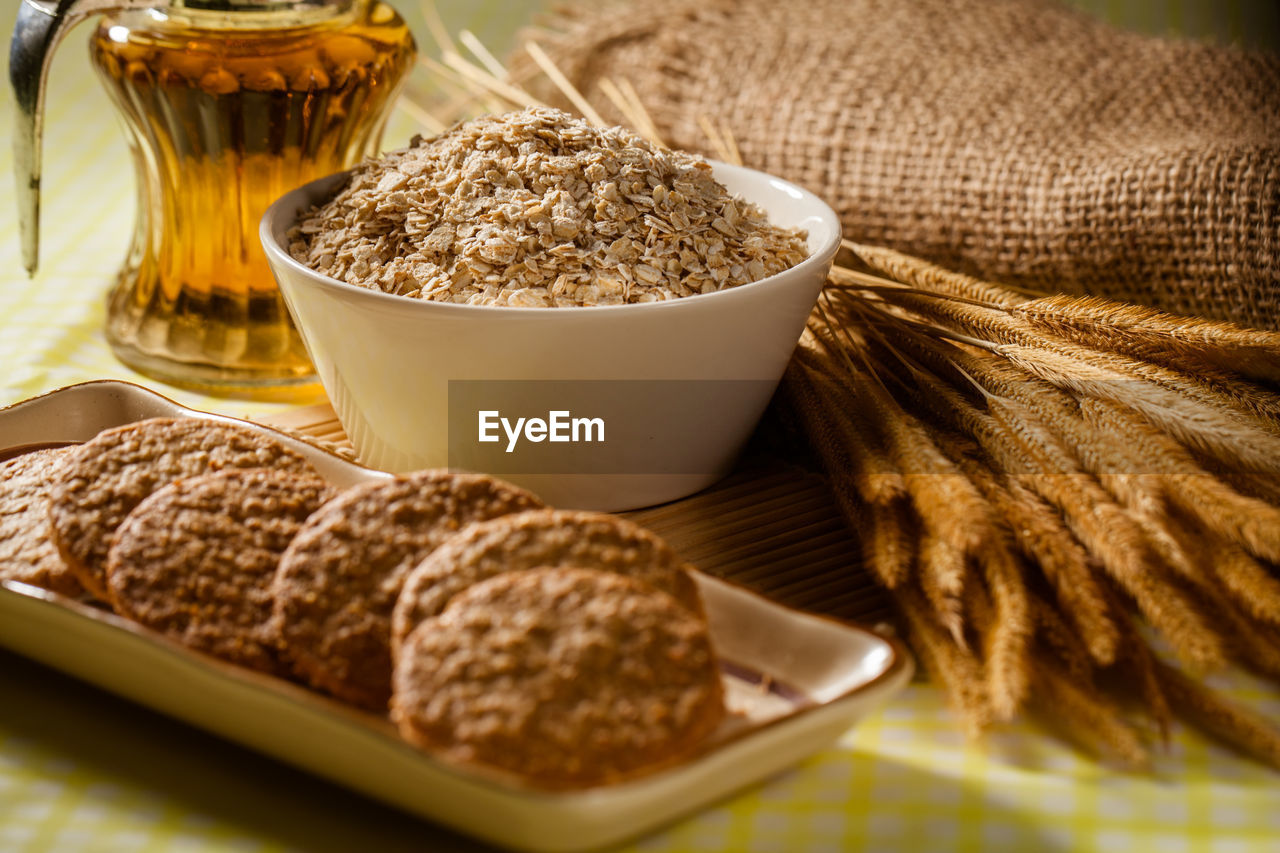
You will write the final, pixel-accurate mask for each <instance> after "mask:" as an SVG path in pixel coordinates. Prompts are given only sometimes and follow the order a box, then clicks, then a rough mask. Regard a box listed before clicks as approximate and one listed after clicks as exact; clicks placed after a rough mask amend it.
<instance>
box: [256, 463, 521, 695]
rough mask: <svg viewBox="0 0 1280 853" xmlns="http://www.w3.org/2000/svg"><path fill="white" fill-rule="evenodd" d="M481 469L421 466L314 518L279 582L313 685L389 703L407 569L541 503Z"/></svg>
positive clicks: (357, 490)
mask: <svg viewBox="0 0 1280 853" xmlns="http://www.w3.org/2000/svg"><path fill="white" fill-rule="evenodd" d="M541 506H542V502H541V501H540V500H538V499H537V498H536V497H534V496H533V495H532V494H530V493H529V492H526V491H525V490H523V489H520V488H517V487H515V486H512V485H510V484H509V483H505V482H503V481H501V480H496V479H494V478H492V477H486V476H484V475H480V474H461V473H451V472H448V471H419V472H416V473H413V474H407V475H404V476H400V477H396V478H395V479H393V480H382V481H378V482H373V483H364V484H361V485H359V486H355V487H353V488H351V489H348V490H347V491H345V492H343V493H342V494H341V495H339V496H338V497H337V498H335V499H334V500H332V501H330V502H329V503H328V504H326V505H325V506H324V508H323V509H321V510H320V511H319V512H317V513H316V514H315V515H313V516H312V517H311V518H309V519H308V520H307V523H306V524H305V525H303V527H302V530H301V531H299V533H298V535H297V536H296V537H295V538H294V540H293V542H292V543H291V544H290V545H289V547H288V549H287V550H286V551H285V553H284V556H283V557H282V558H281V560H280V569H279V571H278V572H277V573H276V577H275V582H274V586H273V591H274V597H275V606H274V621H275V626H276V630H277V631H278V633H279V635H280V639H281V648H282V650H283V651H284V653H285V657H286V658H287V659H288V660H290V662H291V663H292V665H293V668H294V670H295V671H296V672H297V674H298V675H299V676H301V677H302V678H304V679H306V680H307V681H308V682H309V683H310V684H311V685H313V686H315V687H318V688H320V689H323V690H327V691H328V692H330V693H332V694H334V695H335V696H338V697H339V698H342V699H345V700H347V701H349V702H353V703H355V704H357V705H362V706H364V707H367V708H372V709H376V710H381V711H385V710H386V707H387V700H388V699H390V698H391V649H390V645H389V644H390V635H391V609H392V607H393V606H394V605H395V602H396V596H397V595H398V594H399V592H400V587H401V584H402V583H403V581H404V576H405V574H406V573H407V572H408V571H409V569H411V568H413V567H414V566H415V565H417V564H418V563H419V562H421V561H422V559H423V558H424V557H426V556H427V555H428V554H430V553H431V552H432V551H434V550H435V549H436V548H437V547H438V546H439V545H440V544H441V543H443V542H444V541H445V540H446V539H448V538H449V537H450V536H452V535H453V534H455V533H456V532H457V531H458V529H459V528H460V527H462V526H463V525H465V524H467V523H470V522H473V521H482V520H485V519H490V518H496V517H498V516H501V515H506V514H508V513H513V512H520V511H522V510H529V509H534V508H537V507H541Z"/></svg>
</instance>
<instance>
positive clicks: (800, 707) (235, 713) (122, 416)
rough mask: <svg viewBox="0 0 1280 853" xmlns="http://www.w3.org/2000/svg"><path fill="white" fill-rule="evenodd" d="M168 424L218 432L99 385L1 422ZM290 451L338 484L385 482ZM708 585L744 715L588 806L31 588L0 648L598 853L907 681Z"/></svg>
mask: <svg viewBox="0 0 1280 853" xmlns="http://www.w3.org/2000/svg"><path fill="white" fill-rule="evenodd" d="M155 416H186V417H200V418H218V416H215V415H209V414H206V413H202V412H196V411H193V410H190V409H186V408H183V407H181V406H179V405H178V404H176V403H174V402H172V401H171V400H168V399H166V398H164V397H162V396H160V395H158V394H155V393H154V392H151V391H148V390H146V389H144V388H141V387H139V386H136V385H130V384H127V383H121V382H109V381H104V382H91V383H86V384H83V385H75V386H72V387H70V388H65V389H62V390H60V391H55V392H53V393H51V394H47V395H45V396H43V397H38V398H35V399H32V400H28V401H25V402H22V403H19V404H17V405H15V406H11V407H9V408H7V409H4V410H0V453H4V454H11V453H12V452H13V451H15V450H17V449H20V448H24V447H34V446H41V445H48V444H52V443H61V442H75V441H83V440H85V439H87V438H89V437H90V436H92V435H94V434H96V433H97V432H99V431H100V430H102V429H106V428H108V427H112V426H116V425H119V424H124V423H129V422H132V421H135V420H139V419H142V418H146V417H155ZM255 426H256V425H255ZM258 428H262V429H266V428H265V427H258ZM278 437H279V438H280V440H281V441H283V442H285V443H287V444H289V445H290V446H292V447H294V448H295V449H297V450H298V451H300V452H302V453H304V454H306V455H307V456H308V457H309V458H310V459H311V461H312V462H313V464H314V465H315V466H316V467H317V469H319V470H320V472H321V473H322V474H323V475H324V476H325V477H327V478H329V479H330V480H331V481H333V482H334V483H335V484H338V485H347V484H351V483H356V482H360V481H363V480H367V479H370V478H377V477H385V476H387V475H386V474H383V473H381V472H377V471H372V470H370V469H367V468H363V467H361V466H359V465H355V464H353V463H351V462H348V461H347V460H345V459H342V458H341V457H339V456H336V455H334V454H332V453H329V452H328V451H326V450H323V449H320V448H318V447H315V446H313V445H311V444H308V443H306V442H303V441H300V440H298V439H296V438H293V437H291V436H289V435H287V434H284V433H280V434H279V435H278ZM696 578H697V581H698V583H699V586H700V587H701V590H702V594H703V597H704V600H705V603H706V608H707V614H708V619H709V621H710V626H711V633H712V637H713V640H714V642H715V645H716V648H717V651H718V652H719V654H720V656H721V658H722V659H723V661H724V667H723V677H724V679H725V684H726V688H727V691H728V696H729V702H730V705H731V707H732V708H733V709H734V710H735V711H737V712H738V713H737V715H736V716H735V719H734V720H733V721H732V722H731V723H729V724H726V725H725V726H724V727H723V728H722V729H721V730H720V731H719V732H717V734H716V736H715V737H714V738H713V739H712V742H711V743H710V744H709V745H708V746H707V748H706V749H705V751H704V752H702V753H701V754H700V755H699V756H697V757H696V758H694V759H693V760H691V761H689V762H687V763H685V764H682V765H680V766H678V767H673V768H670V769H668V770H665V771H663V772H661V773H657V774H654V775H651V776H647V777H644V778H641V779H638V780H635V781H632V782H628V783H624V784H619V785H614V786H609V787H602V788H595V789H591V790H587V791H581V792H569V793H547V792H540V791H533V790H529V789H526V788H521V787H519V786H516V785H513V784H509V783H504V782H502V781H500V780H496V779H494V778H491V777H489V776H485V775H481V774H473V773H469V772H466V771H465V770H460V769H458V768H456V767H453V766H450V765H447V764H444V763H442V762H439V761H437V760H435V759H434V758H432V756H430V755H429V754H427V753H425V752H423V751H421V750H418V749H416V748H414V747H412V746H410V745H408V744H406V743H405V742H403V741H401V740H400V739H399V737H398V736H397V735H396V733H395V731H394V729H393V728H392V726H391V725H390V723H389V722H388V721H387V720H386V719H385V718H383V717H379V716H377V715H374V714H368V713H364V712H361V711H358V710H354V709H351V708H348V707H346V706H344V705H342V704H340V703H337V702H334V701H331V700H329V699H327V698H325V697H323V696H320V695H318V694H315V693H312V692H310V691H308V690H306V689H304V688H302V687H300V686H298V685H296V684H292V683H290V682H287V681H283V680H280V679H276V678H272V677H269V676H265V675H261V674H258V673H255V672H251V671H248V670H242V669H239V668H237V667H234V666H231V665H229V664H226V663H223V662H221V661H219V660H216V659H213V658H210V657H207V656H205V655H202V654H199V653H196V652H192V651H190V650H188V649H185V648H183V647H181V646H178V645H176V644H175V643H172V642H171V641H169V640H167V639H166V638H164V637H162V636H160V635H158V634H156V633H154V632H152V631H149V630H147V629H145V628H141V627H139V626H137V625H134V624H133V623H131V622H128V621H126V620H124V619H121V618H119V617H116V616H114V615H113V614H111V613H108V612H106V611H104V610H101V609H99V608H97V607H95V606H91V605H87V604H84V603H81V602H77V601H72V600H69V599H66V598H64V597H62V596H59V595H56V594H54V593H49V592H45V591H43V590H39V589H36V588H34V587H30V586H26V585H24V584H20V583H14V582H11V581H3V582H0V645H3V646H6V647H8V648H10V649H12V650H14V651H16V652H18V653H20V654H23V655H26V656H28V657H31V658H33V659H35V660H38V661H40V662H42V663H44V664H47V665H49V666H53V667H56V668H58V669H60V670H63V671H64V672H67V673H69V674H71V675H73V676H76V677H78V678H82V679H84V680H85V681H88V682H90V683H93V684H95V685H97V686H99V687H102V688H105V689H107V690H110V691H112V692H115V693H118V694H120V695H121V696H125V697H127V698H129V699H132V700H134V701H136V702H139V703H141V704H143V705H146V706H148V707H151V708H154V709H156V710H158V711H161V712H163V713H166V714H170V715H172V716H174V717H177V718H179V719H182V720H184V721H186V722H188V723H191V724H193V725H196V726H199V727H201V728H204V729H207V730H209V731H211V732H214V733H216V734H219V735H221V736H223V737H226V738H228V739H230V740H233V741H236V742H238V743H241V744H243V745H245V746H248V747H251V748H253V749H256V750H259V751H261V752H263V753H266V754H268V755H271V756H273V757H275V758H277V759H280V760H282V761H285V762H288V763H290V764H293V765H296V766H298V767H301V768H303V769H306V770H308V771H310V772H313V773H316V774H317V775H320V776H323V777H325V778H327V779H330V780H332V781H334V782H337V783H339V784H342V785H345V786H347V787H350V788H352V789H355V790H357V791H361V792H363V793H365V794H367V795H369V796H371V797H374V798H376V799H379V800H383V801H385V802H387V803H391V804H393V805H396V806H399V807H401V808H403V809H405V810H407V811H409V812H412V813H415V814H418V815H421V816H423V817H426V818H429V819H431V820H435V821H438V822H440V823H443V824H447V825H449V826H452V827H454V828H456V829H458V830H461V831H463V832H466V833H470V834H472V835H474V836H477V837H479V838H483V839H485V840H487V841H491V842H495V843H498V844H502V845H505V846H508V847H513V848H517V849H524V850H583V849H590V848H598V847H601V846H604V845H608V844H612V843H616V842H619V841H622V840H625V839H627V838H631V837H634V836H636V835H639V834H642V833H644V832H646V831H649V830H651V829H655V828H657V827H658V826H661V825H662V824H664V823H667V822H669V821H671V820H673V819H675V818H677V817H679V816H680V815H682V814H687V813H689V812H692V811H695V810H697V809H699V808H702V807H704V806H706V805H708V804H710V803H712V802H714V801H716V800H718V799H721V798H723V797H725V796H726V795H728V794H730V793H732V792H733V791H735V790H737V789H740V788H742V787H745V786H747V785H750V784H752V783H754V782H757V781H760V780H762V779H764V778H766V777H767V776H769V775H771V774H773V773H776V772H777V771H779V770H781V769H783V768H785V767H787V766H788V765H790V764H793V763H795V762H796V761H799V760H800V759H801V758H804V757H805V756H807V755H809V754H811V753H813V752H815V751H817V750H819V749H822V748H823V747H824V746H826V745H828V744H830V743H831V742H832V741H834V740H835V739H836V738H838V737H839V736H840V735H841V734H842V733H843V732H844V731H846V730H847V729H848V728H849V727H850V726H851V725H852V724H853V723H855V722H856V721H857V720H858V719H859V718H860V717H862V716H863V715H865V714H867V713H868V712H870V711H871V710H873V709H875V708H877V707H878V706H880V705H881V704H883V703H884V702H885V701H886V700H887V699H888V698H889V696H890V695H891V694H893V693H894V692H895V691H896V690H898V689H899V688H901V687H902V686H903V685H904V684H905V683H906V681H907V680H908V679H909V678H910V675H911V668H912V667H911V662H910V659H909V658H908V656H907V655H906V654H905V653H904V652H903V651H902V649H901V648H899V647H898V646H897V645H896V644H895V643H893V642H892V641H890V640H886V639H884V638H881V637H879V636H877V635H876V634H873V633H871V632H869V631H865V630H863V629H860V628H857V627H854V626H851V625H847V624H844V623H841V622H836V621H833V620H829V619H824V618H821V617H816V616H812V615H808V614H805V613H801V612H800V611H797V610H791V609H789V608H786V607H782V606H780V605H778V604H775V603H773V602H771V601H769V600H768V599H765V598H762V597H760V596H758V595H756V594H754V593H752V592H750V591H748V590H746V589H743V588H741V587H738V586H736V585H734V584H731V583H727V582H725V581H723V580H718V579H716V578H713V577H710V576H707V575H703V574H698V575H696Z"/></svg>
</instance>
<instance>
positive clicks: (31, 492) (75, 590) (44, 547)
mask: <svg viewBox="0 0 1280 853" xmlns="http://www.w3.org/2000/svg"><path fill="white" fill-rule="evenodd" d="M74 449H75V448H73V447H50V448H45V449H43V450H34V451H32V452H30V453H24V454H22V455H21V456H18V457H16V458H14V459H9V460H6V461H5V462H3V463H0V578H3V579H6V580H15V581H22V582H23V583H29V584H32V585H33V586H40V587H44V588H45V589H49V590H53V591H54V592H60V593H62V594H63V595H70V596H77V595H80V593H81V592H83V589H82V588H81V586H80V582H79V581H77V580H76V577H75V575H74V574H72V572H71V569H69V568H68V567H67V564H66V561H64V560H63V559H62V556H61V555H60V554H59V553H58V548H57V546H56V545H54V544H53V530H52V528H51V527H50V526H49V493H50V492H51V491H52V489H53V485H54V483H55V482H57V478H58V472H59V466H60V465H61V463H62V460H63V459H64V458H65V457H66V455H67V454H68V453H69V452H71V451H73V450H74Z"/></svg>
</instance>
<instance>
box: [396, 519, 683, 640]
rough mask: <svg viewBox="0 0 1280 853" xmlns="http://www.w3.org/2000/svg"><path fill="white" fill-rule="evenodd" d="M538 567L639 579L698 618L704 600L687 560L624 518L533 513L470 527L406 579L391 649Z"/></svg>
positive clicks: (442, 547)
mask: <svg viewBox="0 0 1280 853" xmlns="http://www.w3.org/2000/svg"><path fill="white" fill-rule="evenodd" d="M537 566H580V567H584V568H590V569H605V570H608V571H611V572H617V573H619V574H623V575H628V576H630V577H634V578H637V579H639V580H641V581H644V582H645V583H648V584H649V585H651V586H653V587H656V588H657V589H660V590H662V591H663V592H666V593H668V594H669V595H671V596H673V597H674V598H675V599H676V600H677V601H679V602H680V603H682V604H684V605H685V606H686V607H688V608H689V609H690V610H691V611H693V612H694V613H696V614H698V615H701V614H702V612H703V611H702V601H701V599H700V598H699V596H698V590H697V587H696V586H695V585H694V582H693V579H692V578H691V577H689V574H688V572H686V571H685V566H684V563H683V562H681V560H680V557H679V556H678V555H677V554H676V553H675V551H673V550H672V549H671V546H669V545H667V543H666V542H664V541H663V540H662V539H660V538H659V537H658V536H656V535H655V534H653V533H651V532H649V531H648V530H645V529H644V528H643V527H641V526H639V525H638V524H634V523H632V522H630V521H627V520H626V519H623V518H619V517H618V516H616V515H606V514H604V513H598V512H580V511H575V510H553V509H544V510H532V511H530V512H522V513H519V514H517V515H508V516H504V517H503V518H498V519H494V520H493V521H482V522H478V523H476V524H473V525H471V526H470V527H467V528H466V529H464V530H463V531H461V532H460V533H459V534H458V535H457V536H454V537H453V538H452V539H450V540H449V541H448V542H446V543H445V544H444V545H442V546H440V547H439V548H437V549H436V550H435V551H434V552H433V553H432V554H431V556H429V557H427V558H426V559H425V560H423V561H422V563H420V564H419V565H418V566H417V567H415V568H414V569H413V570H412V571H411V572H410V573H409V574H408V576H407V577H406V578H405V581H404V587H403V589H402V590H401V592H400V598H399V600H397V601H396V606H395V610H394V611H393V613H392V616H391V649H392V652H393V654H394V653H398V650H399V646H400V643H401V642H403V641H404V639H405V637H407V636H409V632H410V631H412V630H413V629H414V628H415V627H416V626H417V625H418V623H419V622H421V621H422V620H423V619H428V618H430V617H432V616H435V615H437V614H439V613H440V612H441V611H443V610H444V608H445V605H446V604H448V602H449V599H450V598H452V597H453V596H455V595H457V594H458V593H459V592H461V591H462V590H464V589H466V588H467V587H469V586H471V585H472V584H474V583H477V582H479V581H482V580H484V579H486V578H489V577H492V576H493V575H496V574H498V573H500V572H507V571H516V570H519V569H532V568H535V567H537Z"/></svg>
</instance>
